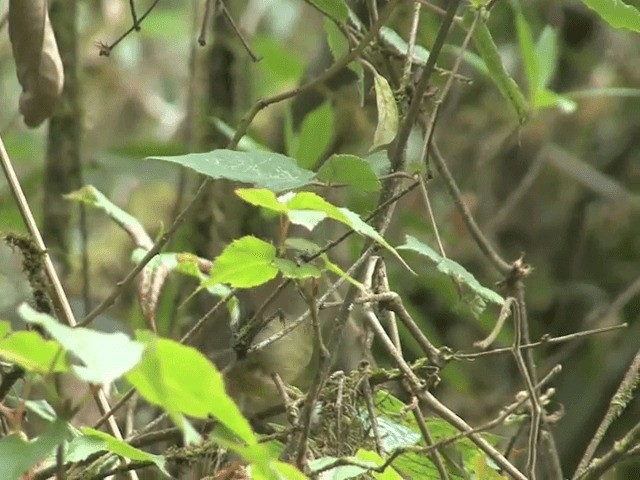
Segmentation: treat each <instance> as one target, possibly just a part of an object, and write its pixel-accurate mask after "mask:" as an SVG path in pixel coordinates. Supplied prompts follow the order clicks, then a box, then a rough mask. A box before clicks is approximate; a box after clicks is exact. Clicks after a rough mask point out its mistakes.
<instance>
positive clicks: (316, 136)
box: [289, 102, 334, 169]
mask: <svg viewBox="0 0 640 480" xmlns="http://www.w3.org/2000/svg"><path fill="white" fill-rule="evenodd" d="M333 123H334V120H333V109H332V108H331V104H330V103H329V102H325V103H323V104H322V105H320V106H319V107H318V108H316V109H314V110H313V111H311V112H309V113H308V114H307V116H306V117H304V120H303V121H302V125H301V127H300V131H299V132H298V140H297V142H296V144H297V145H296V146H297V148H296V150H295V151H294V152H289V153H290V154H291V155H292V156H293V157H294V158H295V159H296V160H297V161H298V165H300V166H301V167H302V168H308V169H312V168H313V167H314V166H315V165H316V164H317V163H318V160H320V158H321V157H322V154H323V153H324V152H325V150H326V149H327V148H328V147H329V144H330V143H331V138H332V137H333Z"/></svg>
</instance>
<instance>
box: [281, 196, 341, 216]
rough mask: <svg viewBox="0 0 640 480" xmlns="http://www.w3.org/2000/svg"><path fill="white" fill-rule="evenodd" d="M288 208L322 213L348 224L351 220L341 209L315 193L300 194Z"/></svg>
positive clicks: (294, 197)
mask: <svg viewBox="0 0 640 480" xmlns="http://www.w3.org/2000/svg"><path fill="white" fill-rule="evenodd" d="M287 208H289V209H290V210H314V211H317V212H322V213H324V214H326V215H327V217H329V218H331V219H333V220H336V221H338V222H342V223H345V224H348V222H349V220H348V219H347V217H346V216H345V215H344V214H343V213H342V212H341V209H339V208H338V207H336V206H335V205H332V204H331V203H329V202H327V201H326V200H325V199H324V198H322V197H321V196H319V195H317V194H315V193H313V192H298V193H296V194H295V195H294V196H293V198H292V199H291V200H289V201H288V202H287Z"/></svg>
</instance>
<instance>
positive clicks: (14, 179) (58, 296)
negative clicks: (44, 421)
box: [0, 137, 122, 440]
mask: <svg viewBox="0 0 640 480" xmlns="http://www.w3.org/2000/svg"><path fill="white" fill-rule="evenodd" d="M0 162H1V163H2V169H3V171H4V174H5V177H6V179H7V183H8V184H9V186H10V188H11V192H12V194H13V196H14V198H15V200H16V203H17V204H18V208H19V210H20V214H21V215H22V219H23V220H24V223H25V225H26V226H27V230H28V231H29V233H30V234H31V236H32V237H33V239H34V241H35V242H36V245H37V246H38V248H39V249H40V250H41V251H42V254H43V255H42V256H43V262H44V267H45V272H46V274H47V277H48V279H49V281H50V282H51V286H52V289H53V297H54V302H55V304H56V306H57V307H58V311H59V312H60V314H61V315H62V318H63V320H64V322H65V323H66V324H67V325H68V326H70V327H75V326H76V325H77V321H76V318H75V315H74V314H73V310H71V306H70V305H69V299H68V298H67V295H66V293H65V291H64V288H63V287H62V284H61V283H60V279H59V278H58V274H57V273H56V269H55V267H54V266H53V262H52V261H51V257H50V256H49V252H47V247H46V246H45V244H44V240H43V239H42V235H40V230H39V229H38V225H37V224H36V221H35V219H34V217H33V214H32V213H31V208H30V207H29V203H28V202H27V198H26V197H25V195H24V192H23V191H22V187H21V186H20V181H19V180H18V176H17V175H16V173H15V171H14V169H13V166H12V165H11V160H10V159H9V154H8V153H7V150H6V149H5V146H4V142H3V141H2V137H0ZM92 392H93V396H94V400H95V402H96V405H97V406H98V409H99V411H100V413H102V414H104V413H105V412H107V411H108V410H109V409H110V407H109V401H108V399H107V395H106V394H105V392H104V390H103V389H102V388H96V389H92ZM109 430H110V431H111V433H112V434H113V436H114V437H116V438H117V439H119V440H122V434H121V433H120V429H119V428H118V424H117V423H116V421H115V419H114V418H113V417H111V418H110V419H109Z"/></svg>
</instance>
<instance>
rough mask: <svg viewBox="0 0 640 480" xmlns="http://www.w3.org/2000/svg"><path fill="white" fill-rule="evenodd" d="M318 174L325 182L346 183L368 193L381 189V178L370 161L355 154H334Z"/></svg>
mask: <svg viewBox="0 0 640 480" xmlns="http://www.w3.org/2000/svg"><path fill="white" fill-rule="evenodd" d="M317 175H318V179H320V180H322V181H324V182H327V183H331V184H335V183H346V184H347V185H350V186H352V187H354V188H355V189H356V191H361V192H365V193H367V192H377V191H379V190H380V180H378V177H376V174H375V173H374V171H373V169H372V167H371V165H370V164H369V162H367V161H366V160H364V159H362V158H360V157H357V156H355V155H332V156H331V157H329V159H328V160H327V161H326V162H325V163H324V164H323V165H322V167H321V168H320V170H318V173H317Z"/></svg>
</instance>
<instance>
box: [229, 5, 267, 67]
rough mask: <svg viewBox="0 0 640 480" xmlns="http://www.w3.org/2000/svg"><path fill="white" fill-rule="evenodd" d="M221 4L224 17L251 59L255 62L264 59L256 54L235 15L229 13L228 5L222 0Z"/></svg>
mask: <svg viewBox="0 0 640 480" xmlns="http://www.w3.org/2000/svg"><path fill="white" fill-rule="evenodd" d="M220 5H221V8H222V14H223V15H224V18H226V19H227V22H229V25H231V28H232V29H233V31H234V32H235V33H236V35H237V36H238V38H239V39H240V42H241V43H242V46H243V47H244V49H245V50H246V51H247V53H248V54H249V56H250V57H251V60H253V61H254V62H259V61H260V60H262V57H259V56H258V55H256V54H255V53H254V51H253V50H252V49H251V46H250V45H249V41H248V40H247V39H246V38H245V37H244V35H243V34H242V32H241V31H240V29H239V28H238V25H236V22H235V21H234V20H233V17H232V16H231V14H230V13H229V10H227V6H226V5H225V4H224V2H223V1H222V0H220Z"/></svg>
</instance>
